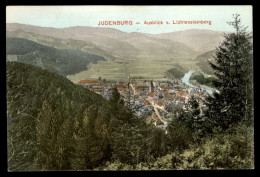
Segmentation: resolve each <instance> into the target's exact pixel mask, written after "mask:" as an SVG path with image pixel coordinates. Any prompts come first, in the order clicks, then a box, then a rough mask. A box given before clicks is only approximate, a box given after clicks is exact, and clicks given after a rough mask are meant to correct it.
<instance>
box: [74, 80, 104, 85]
mask: <svg viewBox="0 0 260 177" xmlns="http://www.w3.org/2000/svg"><path fill="white" fill-rule="evenodd" d="M98 83H99V81H98V80H80V81H79V82H78V84H98Z"/></svg>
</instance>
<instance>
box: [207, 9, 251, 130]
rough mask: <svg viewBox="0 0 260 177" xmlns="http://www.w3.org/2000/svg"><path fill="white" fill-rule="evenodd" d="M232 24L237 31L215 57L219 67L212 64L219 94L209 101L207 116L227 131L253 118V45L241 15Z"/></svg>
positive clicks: (235, 17) (221, 45) (222, 45)
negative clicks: (237, 123)
mask: <svg viewBox="0 0 260 177" xmlns="http://www.w3.org/2000/svg"><path fill="white" fill-rule="evenodd" d="M228 24H229V25H232V26H233V27H234V28H235V30H236V32H235V33H230V34H224V38H225V39H224V41H223V42H222V43H221V44H220V46H219V47H218V48H217V49H216V53H215V56H214V59H215V61H216V64H213V63H212V62H209V64H210V66H211V67H212V68H213V70H214V71H215V75H216V76H217V78H218V79H219V80H218V81H215V82H214V86H215V87H216V88H217V89H218V90H219V93H216V92H215V93H214V94H213V96H212V97H209V98H208V99H207V106H208V108H209V109H208V111H207V117H209V118H210V119H211V120H213V121H214V122H215V125H217V126H221V127H222V128H224V129H225V128H228V127H229V125H230V124H232V123H235V122H239V121H241V120H243V119H244V120H245V119H247V120H248V119H250V118H251V117H252V72H253V71H252V44H251V43H250V41H249V34H248V33H247V32H246V28H245V27H244V26H241V20H240V16H239V15H238V14H236V15H234V21H233V22H229V23H228Z"/></svg>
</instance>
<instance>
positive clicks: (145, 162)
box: [6, 5, 255, 172]
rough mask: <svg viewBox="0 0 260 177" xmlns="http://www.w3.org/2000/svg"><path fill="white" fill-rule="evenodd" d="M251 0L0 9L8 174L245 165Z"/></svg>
mask: <svg viewBox="0 0 260 177" xmlns="http://www.w3.org/2000/svg"><path fill="white" fill-rule="evenodd" d="M252 8H253V7H252V6H249V5H240V6H235V5H234V6H122V5H115V6H93V5H89V6H87V5H81V6H6V80H7V93H6V94H7V141H8V144H7V149H8V162H7V163H8V171H10V172H13V171H78V170H79V171H88V170H193V169H254V168H255V162H254V114H253V108H254V99H253V21H252V18H253V15H252Z"/></svg>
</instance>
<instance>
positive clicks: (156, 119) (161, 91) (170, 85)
mask: <svg viewBox="0 0 260 177" xmlns="http://www.w3.org/2000/svg"><path fill="white" fill-rule="evenodd" d="M77 84H79V85H82V86H83V87H86V88H88V89H89V90H92V91H93V92H95V93H97V94H100V95H102V96H103V97H104V98H106V99H107V100H108V99H109V98H111V95H112V89H113V88H115V87H116V88H117V90H118V92H119V93H120V95H121V98H122V99H123V100H124V102H125V104H126V105H128V106H129V107H130V108H131V109H132V111H133V113H134V114H135V115H137V116H139V117H144V116H147V115H150V117H151V120H152V121H153V123H154V125H155V126H159V127H162V128H166V127H167V123H168V122H167V120H164V118H163V116H162V115H163V114H164V113H167V112H168V111H167V109H166V107H169V105H175V106H177V105H178V106H183V107H184V105H185V104H186V103H188V101H189V99H190V97H191V96H194V97H196V98H198V99H204V98H205V96H206V93H205V92H203V91H201V90H198V89H195V88H190V87H187V86H184V84H183V83H182V82H181V81H180V80H173V81H172V82H169V81H164V82H159V81H135V80H131V81H128V82H115V83H103V82H102V80H80V81H79V82H77ZM179 86H181V88H179ZM167 95H168V96H169V95H170V99H166V97H167ZM200 103H202V102H200ZM203 106H204V105H202V104H201V106H200V109H201V113H202V112H203ZM151 113H152V115H151Z"/></svg>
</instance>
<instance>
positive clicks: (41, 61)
mask: <svg viewBox="0 0 260 177" xmlns="http://www.w3.org/2000/svg"><path fill="white" fill-rule="evenodd" d="M6 55H7V60H10V57H12V58H15V60H16V61H19V62H23V63H28V64H32V65H35V66H40V67H42V68H44V69H47V70H49V71H52V72H54V73H57V74H59V75H62V76H67V75H70V74H75V73H78V72H80V71H84V70H86V69H87V65H88V64H89V63H96V62H97V61H98V60H104V58H103V57H100V56H98V55H93V54H89V53H86V52H82V51H77V50H69V49H56V48H53V47H49V46H45V45H41V44H39V43H36V42H33V41H30V40H27V39H22V38H7V39H6Z"/></svg>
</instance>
